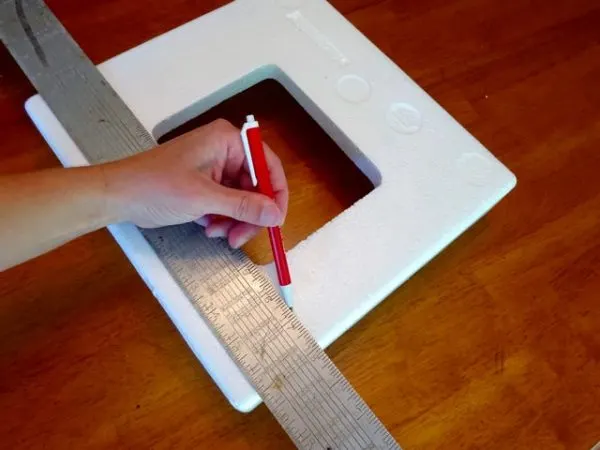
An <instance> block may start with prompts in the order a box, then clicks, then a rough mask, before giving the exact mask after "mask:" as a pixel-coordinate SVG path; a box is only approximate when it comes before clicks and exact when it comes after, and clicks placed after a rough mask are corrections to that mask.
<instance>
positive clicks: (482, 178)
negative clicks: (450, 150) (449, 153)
mask: <svg viewBox="0 0 600 450" xmlns="http://www.w3.org/2000/svg"><path fill="white" fill-rule="evenodd" d="M458 167H459V169H460V171H461V172H462V173H463V175H464V176H465V178H466V179H467V180H468V182H469V183H470V184H472V185H474V186H483V185H485V184H486V182H487V181H488V179H489V176H490V172H491V169H492V163H491V161H490V160H489V159H488V158H486V157H485V156H482V155H480V154H479V153H465V154H464V155H462V156H461V157H460V158H458Z"/></svg>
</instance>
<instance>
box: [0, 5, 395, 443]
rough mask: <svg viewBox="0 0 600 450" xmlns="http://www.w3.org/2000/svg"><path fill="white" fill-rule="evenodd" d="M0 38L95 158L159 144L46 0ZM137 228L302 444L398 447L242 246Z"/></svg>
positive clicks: (173, 230) (4, 22)
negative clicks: (241, 249) (241, 248)
mask: <svg viewBox="0 0 600 450" xmlns="http://www.w3.org/2000/svg"><path fill="white" fill-rule="evenodd" d="M0 38H1V40H2V42H3V43H4V45H5V46H6V47H7V48H8V50H9V51H10V53H11V54H12V56H13V58H14V59H15V60H16V61H17V62H18V64H19V65H20V67H21V69H22V70H23V72H25V74H26V75H27V77H28V78H29V80H30V81H31V82H32V84H33V85H34V86H35V88H36V89H37V91H38V92H39V93H40V95H41V96H42V98H43V99H44V100H45V101H46V103H47V104H48V106H49V107H50V109H51V110H52V112H53V113H54V114H55V115H56V117H57V118H58V119H59V121H60V122H61V124H62V125H63V126H64V128H65V129H66V131H67V132H68V134H69V135H70V136H71V138H72V139H73V140H74V141H75V143H76V144H77V146H78V147H79V149H80V150H81V151H82V152H83V153H84V155H85V156H86V158H87V159H88V162H89V163H91V164H98V163H102V162H107V161H110V160H116V159H121V158H124V157H127V156H130V155H133V154H136V153H138V152H140V151H144V150H148V149H150V148H152V147H154V146H156V142H155V140H154V138H153V137H152V135H151V134H150V133H149V132H148V131H147V130H146V129H145V128H144V126H143V125H142V124H141V123H140V122H139V120H138V119H137V118H136V117H135V115H134V114H133V112H132V111H131V110H130V109H129V108H128V107H127V105H126V104H125V103H124V102H123V101H122V100H121V98H120V97H119V96H118V95H117V93H116V92H115V91H114V89H113V88H112V87H111V86H110V84H109V83H108V82H107V81H106V80H105V79H104V77H103V76H102V75H101V73H100V72H99V71H98V69H97V68H96V66H95V65H94V64H93V63H92V62H91V61H90V60H89V59H88V58H87V56H86V55H85V54H84V53H83V51H82V50H81V48H80V47H79V46H78V44H77V43H76V42H75V41H74V40H73V39H72V37H71V36H70V35H69V33H68V32H67V31H66V30H65V28H64V27H63V26H62V24H61V23H60V22H59V21H58V19H57V18H56V17H55V16H54V14H53V13H52V12H51V11H50V10H49V9H48V7H47V6H46V5H45V3H44V2H43V1H41V0H0ZM140 231H141V232H142V234H143V235H144V237H145V238H146V240H147V241H148V242H149V244H150V245H151V246H152V248H153V249H154V251H155V252H156V254H157V255H158V257H159V258H160V259H161V261H162V262H163V264H164V266H165V268H166V269H167V270H168V271H169V272H170V274H171V275H172V276H173V278H174V279H175V280H176V281H177V283H178V284H179V286H180V287H181V288H182V289H183V291H184V292H185V293H186V294H187V296H188V298H189V299H190V301H191V302H192V303H193V304H194V306H195V307H196V309H197V310H198V311H199V313H200V314H201V316H202V317H203V319H204V320H205V321H206V322H207V323H208V324H209V325H210V327H211V329H212V331H213V332H214V334H215V335H216V336H217V338H218V339H219V341H220V342H221V343H222V344H223V346H224V347H225V349H226V350H227V352H228V354H229V355H230V356H231V358H232V359H233V360H234V361H235V362H236V364H237V365H238V367H240V369H241V370H242V372H243V373H244V375H245V376H246V378H247V379H248V381H249V382H250V383H251V384H252V386H253V387H254V388H255V389H256V390H257V392H258V393H259V395H260V396H261V398H262V399H263V401H264V402H265V404H266V405H267V407H268V408H269V410H270V411H271V412H272V414H273V415H274V417H275V418H276V419H277V421H278V422H279V423H280V424H281V426H282V427H283V428H284V430H285V431H286V432H287V434H288V435H289V436H290V438H291V439H292V440H293V441H294V443H295V444H296V445H297V446H298V447H299V448H306V449H317V448H318V449H370V448H377V449H399V448H400V447H399V446H398V444H397V443H396V442H395V440H394V438H393V437H392V435H391V434H390V433H389V432H388V431H387V430H386V429H385V427H384V426H383V425H382V424H381V422H380V421H379V419H377V417H376V416H375V415H374V414H373V412H372V411H371V410H370V409H369V407H368V406H367V405H366V403H365V402H364V401H363V400H362V399H361V397H360V396H359V395H358V394H357V392H356V391H355V390H354V388H353V387H352V386H351V385H350V383H349V382H348V381H347V380H346V379H345V378H344V376H343V375H342V374H341V372H340V371H339V370H338V369H337V368H336V367H335V365H334V364H333V363H332V361H331V360H330V359H329V357H328V356H327V355H326V354H325V352H324V351H323V350H322V349H321V348H320V347H319V345H318V344H317V342H316V341H315V340H314V338H313V337H312V336H311V335H310V333H309V331H308V330H307V329H306V328H305V327H304V326H303V325H302V324H301V323H300V321H299V320H298V318H297V317H296V316H295V315H294V314H293V313H292V312H291V311H290V310H289V309H288V308H287V306H286V305H285V303H284V302H283V301H282V299H281V297H280V296H279V294H278V293H277V291H276V290H275V289H274V287H273V285H272V284H271V282H270V280H269V279H268V278H266V277H265V275H264V274H263V273H261V271H260V270H259V269H258V268H257V267H256V266H255V265H254V264H253V263H252V261H251V260H250V259H249V258H248V257H247V256H246V255H245V254H244V253H243V252H242V251H240V250H233V249H231V248H230V247H229V246H228V245H227V244H226V243H225V242H224V241H222V240H212V239H208V238H206V237H204V235H203V234H202V233H199V232H198V230H197V228H196V226H195V225H193V224H187V225H180V226H173V227H165V228H161V229H154V230H140Z"/></svg>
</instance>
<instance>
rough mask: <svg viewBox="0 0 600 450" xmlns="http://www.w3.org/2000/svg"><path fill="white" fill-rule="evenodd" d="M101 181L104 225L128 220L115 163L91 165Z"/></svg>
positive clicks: (122, 190)
mask: <svg viewBox="0 0 600 450" xmlns="http://www.w3.org/2000/svg"><path fill="white" fill-rule="evenodd" d="M93 169H95V170H96V171H97V174H98V176H99V178H100V181H101V189H102V212H101V216H102V220H103V221H104V222H105V225H111V224H114V223H119V222H125V221H127V220H129V218H128V217H127V214H126V213H125V211H126V208H125V207H124V204H125V199H124V197H125V196H124V189H123V186H121V184H122V183H121V182H120V181H119V177H118V173H117V172H118V170H117V169H118V168H117V165H116V163H107V164H100V165H98V166H93Z"/></svg>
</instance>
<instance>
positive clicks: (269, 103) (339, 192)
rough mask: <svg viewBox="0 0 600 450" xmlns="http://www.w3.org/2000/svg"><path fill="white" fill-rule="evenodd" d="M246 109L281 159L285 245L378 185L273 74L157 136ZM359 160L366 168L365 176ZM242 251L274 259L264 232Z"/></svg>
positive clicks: (239, 118) (369, 168)
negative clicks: (285, 210)
mask: <svg viewBox="0 0 600 450" xmlns="http://www.w3.org/2000/svg"><path fill="white" fill-rule="evenodd" d="M288 81H289V79H288ZM304 100H305V101H306V100H307V98H306V97H305V98H304ZM248 114H253V115H254V116H255V117H256V118H257V120H258V121H259V123H260V125H261V132H262V137H263V139H264V141H265V142H267V143H268V144H269V146H270V147H271V148H272V149H273V151H274V152H275V153H277V155H278V156H279V158H280V159H281V161H282V163H283V167H284V170H285V173H286V176H287V178H288V184H289V189H290V202H289V208H288V215H287V218H286V221H285V224H284V226H283V229H282V232H283V236H284V239H285V246H286V249H287V250H290V249H291V248H293V247H294V246H295V245H296V244H297V243H299V242H300V241H302V240H304V239H306V238H307V237H308V236H310V235H311V234H312V233H313V232H314V231H316V230H318V229H319V228H321V227H322V226H323V225H325V224H326V223H327V222H329V221H330V220H332V219H333V218H334V217H336V216H337V215H339V214H340V213H342V212H343V211H344V210H346V209H347V208H349V207H350V206H352V205H353V204H354V203H355V202H357V201H358V200H360V199H361V198H363V197H365V196H366V195H367V194H369V193H370V192H372V191H373V190H374V189H375V187H376V186H377V185H379V184H380V179H379V171H378V170H377V169H376V168H375V166H373V164H372V163H371V162H370V161H368V160H367V159H366V157H365V156H364V155H363V154H362V153H360V152H359V151H358V149H356V148H355V147H354V146H352V144H351V143H349V142H348V146H349V147H352V148H349V149H345V150H346V153H349V154H351V155H353V158H354V159H355V161H356V159H357V158H359V161H357V163H356V164H355V162H354V161H353V160H352V159H351V158H350V157H349V156H348V155H347V154H346V153H345V152H344V151H342V149H341V148H340V147H338V145H337V144H336V142H335V141H334V140H333V139H332V138H331V137H330V136H329V135H328V134H327V133H326V132H325V131H324V130H323V128H321V126H320V125H319V124H318V123H317V122H316V121H315V120H314V119H313V118H312V117H311V115H310V114H308V113H307V112H306V111H305V109H304V108H303V107H302V106H301V105H300V104H299V103H298V102H297V101H296V99H295V98H294V97H293V96H292V95H290V93H288V91H287V90H286V88H285V87H284V86H283V85H282V84H281V83H280V82H278V81H277V80H275V79H272V78H269V79H264V80H263V81H258V82H257V83H256V84H254V85H252V86H251V87H249V88H247V89H245V90H243V91H242V92H240V93H238V94H237V95H234V96H233V97H230V98H228V99H226V100H224V101H222V102H221V103H218V104H217V105H216V106H213V107H212V108H211V109H209V110H207V111H206V112H204V113H202V114H200V115H198V116H197V117H195V118H193V119H191V120H188V121H187V122H185V123H183V124H182V125H180V126H178V127H176V128H174V129H172V130H171V131H168V132H167V133H165V134H164V135H163V136H161V137H160V139H158V141H159V143H164V142H166V141H169V140H171V139H173V138H175V137H177V136H179V135H181V134H184V133H186V132H188V131H190V130H193V129H194V128H197V127H200V126H203V125H206V124H208V123H210V122H212V121H213V120H216V119H219V118H223V119H226V120H229V121H230V122H231V123H232V124H234V125H235V126H236V127H241V126H242V124H243V123H244V121H245V118H246V115H248ZM327 120H328V119H327ZM322 122H323V120H322ZM330 125H332V126H334V125H333V124H330ZM161 126H162V128H163V129H164V128H165V124H164V123H163V124H159V126H158V127H157V128H159V127H161ZM336 130H337V131H338V133H336V134H338V135H341V132H340V131H339V129H337V127H336ZM357 164H360V165H361V167H362V168H363V170H365V169H366V170H365V171H366V172H368V173H369V177H367V175H365V173H363V172H362V171H361V169H359V167H358V166H357ZM243 250H244V251H245V252H246V253H247V254H248V256H249V257H250V258H251V259H252V260H253V261H254V262H255V263H257V264H261V265H262V264H267V263H269V262H271V261H272V260H273V255H272V253H271V248H270V246H269V240H268V237H267V233H266V232H263V233H260V234H259V236H257V237H256V238H255V239H253V240H252V241H250V242H249V243H248V244H246V245H245V246H244V247H243Z"/></svg>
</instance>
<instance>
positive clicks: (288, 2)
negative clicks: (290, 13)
mask: <svg viewBox="0 0 600 450" xmlns="http://www.w3.org/2000/svg"><path fill="white" fill-rule="evenodd" d="M279 4H280V5H281V6H283V7H285V8H297V7H298V6H300V5H301V4H302V0H279Z"/></svg>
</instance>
